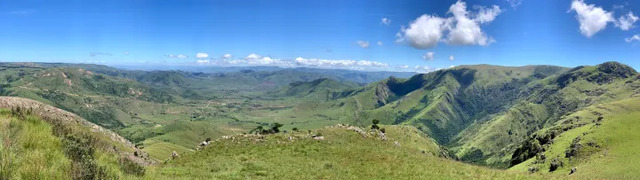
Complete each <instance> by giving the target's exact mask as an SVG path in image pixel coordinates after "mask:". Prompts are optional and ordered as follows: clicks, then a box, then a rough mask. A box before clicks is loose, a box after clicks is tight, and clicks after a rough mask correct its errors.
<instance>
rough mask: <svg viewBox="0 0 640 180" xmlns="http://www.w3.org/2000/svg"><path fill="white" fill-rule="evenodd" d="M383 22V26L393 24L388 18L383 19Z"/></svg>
mask: <svg viewBox="0 0 640 180" xmlns="http://www.w3.org/2000/svg"><path fill="white" fill-rule="evenodd" d="M381 21H382V22H381V23H382V24H384V25H389V24H391V19H389V18H386V17H385V18H382V20H381Z"/></svg>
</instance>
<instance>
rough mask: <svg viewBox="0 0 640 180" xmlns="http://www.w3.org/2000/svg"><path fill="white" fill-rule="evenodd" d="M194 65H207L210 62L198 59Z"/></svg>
mask: <svg viewBox="0 0 640 180" xmlns="http://www.w3.org/2000/svg"><path fill="white" fill-rule="evenodd" d="M196 63H198V64H209V63H210V62H209V60H206V59H200V60H197V61H196Z"/></svg>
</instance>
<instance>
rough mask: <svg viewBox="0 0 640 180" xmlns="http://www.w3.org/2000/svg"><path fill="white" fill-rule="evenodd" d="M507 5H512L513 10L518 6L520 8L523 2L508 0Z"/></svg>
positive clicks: (520, 0)
mask: <svg viewBox="0 0 640 180" xmlns="http://www.w3.org/2000/svg"><path fill="white" fill-rule="evenodd" d="M506 1H507V3H509V5H511V7H512V8H513V9H516V8H517V7H518V6H520V4H522V0H506Z"/></svg>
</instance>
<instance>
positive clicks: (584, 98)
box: [452, 62, 640, 166]
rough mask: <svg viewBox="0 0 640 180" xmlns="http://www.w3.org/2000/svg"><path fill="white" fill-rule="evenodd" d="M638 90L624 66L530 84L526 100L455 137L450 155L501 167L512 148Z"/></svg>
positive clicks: (603, 66)
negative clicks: (564, 118) (560, 122)
mask: <svg viewBox="0 0 640 180" xmlns="http://www.w3.org/2000/svg"><path fill="white" fill-rule="evenodd" d="M567 77H570V78H567ZM638 87H640V81H638V78H637V73H636V71H635V70H633V68H631V67H628V66H626V65H622V64H619V63H615V62H608V63H604V64H601V65H598V66H585V67H578V68H574V69H572V70H571V71H569V72H567V73H563V74H561V75H559V76H557V77H550V78H547V79H545V80H543V81H540V82H535V83H532V84H529V85H528V91H529V92H531V93H530V95H529V96H528V97H526V98H525V99H521V100H519V101H518V102H517V103H515V104H514V105H513V106H512V107H509V109H508V110H507V111H505V112H502V113H499V114H496V116H495V117H493V118H492V119H490V120H489V121H486V122H478V123H474V124H473V125H472V126H470V128H468V129H466V130H465V131H463V132H462V133H460V135H458V139H457V140H456V142H455V143H454V145H459V148H452V149H453V150H455V151H457V152H458V156H459V157H464V156H469V155H473V154H476V155H474V156H476V157H478V156H477V155H480V156H479V157H482V158H469V160H472V161H477V162H482V163H489V164H494V163H499V164H503V165H504V164H506V162H508V161H509V160H510V159H509V157H510V154H512V152H513V151H514V150H515V146H516V145H519V143H520V142H522V141H523V140H524V139H525V138H526V137H527V136H528V135H530V134H532V133H533V132H535V131H537V130H539V129H543V128H546V127H549V126H551V125H553V124H554V123H555V122H556V121H558V120H560V119H561V118H562V116H565V115H568V114H570V113H573V112H575V111H578V110H580V109H582V108H584V107H588V106H590V105H593V104H600V103H606V102H611V101H616V100H620V99H625V98H629V97H633V96H636V95H637V94H638V93H639V89H638ZM503 165H501V166H503Z"/></svg>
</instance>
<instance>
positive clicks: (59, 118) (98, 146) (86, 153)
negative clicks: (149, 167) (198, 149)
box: [0, 97, 150, 179]
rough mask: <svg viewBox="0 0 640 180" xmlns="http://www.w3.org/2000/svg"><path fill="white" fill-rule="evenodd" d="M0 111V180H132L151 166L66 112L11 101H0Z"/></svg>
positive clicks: (25, 101)
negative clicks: (0, 140) (146, 166)
mask: <svg viewBox="0 0 640 180" xmlns="http://www.w3.org/2000/svg"><path fill="white" fill-rule="evenodd" d="M0 108H2V109H0V138H1V139H2V142H1V143H0V177H2V178H8V179H122V178H136V177H141V176H142V175H144V173H145V168H144V167H142V166H141V164H146V163H150V162H149V161H147V160H145V159H144V158H142V157H143V156H144V155H143V153H139V154H138V156H134V155H133V152H134V151H138V150H137V149H135V148H134V147H132V146H131V144H130V143H127V141H126V140H124V139H123V138H121V137H119V136H118V135H116V134H114V133H112V132H110V131H108V130H105V129H102V128H101V127H99V126H96V125H94V124H92V123H89V122H88V121H86V120H84V119H81V118H78V117H77V116H75V115H73V114H71V113H68V112H65V111H62V110H59V109H56V108H53V107H50V106H47V105H43V104H40V103H38V102H35V101H32V100H28V99H21V98H11V97H0Z"/></svg>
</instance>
